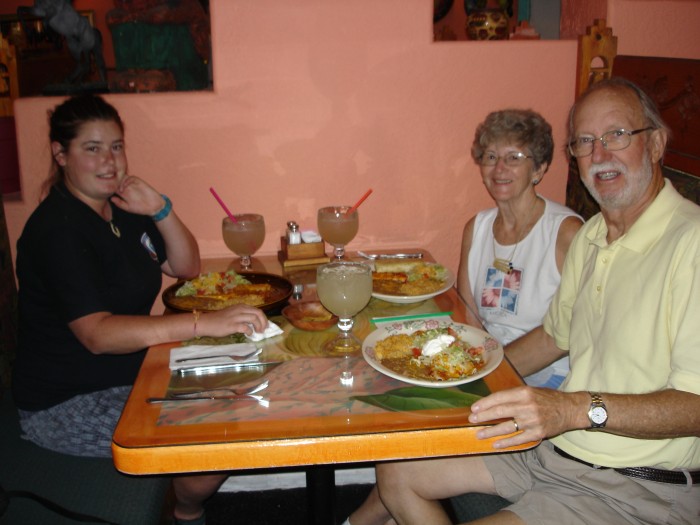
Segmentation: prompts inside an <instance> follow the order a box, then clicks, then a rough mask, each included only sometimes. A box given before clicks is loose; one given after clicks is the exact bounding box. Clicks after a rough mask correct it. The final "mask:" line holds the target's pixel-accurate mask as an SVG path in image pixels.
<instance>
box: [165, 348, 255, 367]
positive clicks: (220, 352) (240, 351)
mask: <svg viewBox="0 0 700 525" xmlns="http://www.w3.org/2000/svg"><path fill="white" fill-rule="evenodd" d="M255 349H256V346H255V345H254V344H252V343H234V344H230V345H190V346H180V347H177V348H173V349H172V350H171V351H170V370H180V369H183V368H194V367H200V366H216V365H228V364H231V363H233V360H231V358H230V357H228V356H241V355H246V354H250V353H251V352H254V351H255ZM207 356H211V357H207ZM217 356H219V357H217ZM220 356H223V357H220ZM192 357H201V358H203V359H196V360H190V361H184V362H182V363H178V362H177V360H178V359H187V358H192ZM259 357H260V356H259V355H257V354H256V355H252V356H250V357H249V358H247V359H243V360H240V361H238V362H239V363H249V362H255V361H258V360H259Z"/></svg>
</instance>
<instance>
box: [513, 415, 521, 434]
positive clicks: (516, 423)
mask: <svg viewBox="0 0 700 525" xmlns="http://www.w3.org/2000/svg"><path fill="white" fill-rule="evenodd" d="M513 426H514V427H515V431H516V432H517V431H518V430H520V427H519V426H518V422H517V421H516V420H515V418H513Z"/></svg>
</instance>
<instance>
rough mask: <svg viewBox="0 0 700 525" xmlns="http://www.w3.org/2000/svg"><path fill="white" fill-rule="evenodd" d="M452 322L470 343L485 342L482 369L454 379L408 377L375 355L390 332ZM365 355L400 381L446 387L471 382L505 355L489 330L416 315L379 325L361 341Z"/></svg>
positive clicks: (401, 332) (407, 330)
mask: <svg viewBox="0 0 700 525" xmlns="http://www.w3.org/2000/svg"><path fill="white" fill-rule="evenodd" d="M445 326H450V327H452V329H453V330H454V331H455V332H457V334H458V336H459V338H460V339H461V340H463V341H465V342H466V343H468V344H469V345H471V346H483V347H484V353H483V356H484V360H485V361H486V364H485V365H484V367H483V368H482V369H481V370H479V371H478V372H477V373H476V374H474V375H471V376H468V377H463V378H461V379H452V380H448V381H429V380H425V379H415V378H413V377H406V376H404V375H401V374H399V373H397V372H394V371H393V370H390V369H389V368H387V367H385V366H383V365H382V364H381V363H380V362H379V360H378V359H377V358H376V357H375V355H374V347H375V345H376V344H377V343H378V342H379V341H381V340H382V339H385V338H387V337H389V336H390V335H396V334H412V333H413V332H415V331H417V330H428V329H430V328H438V327H445ZM362 357H364V358H365V361H367V363H368V364H369V365H370V366H371V367H372V368H374V369H375V370H377V371H378V372H381V373H382V374H385V375H387V376H389V377H392V378H394V379H398V380H399V381H405V382H406V383H411V384H414V385H419V386H428V387H433V388H445V387H448V386H457V385H463V384H464V383H471V382H472V381H476V380H477V379H481V378H482V377H485V376H487V375H488V374H490V373H491V372H493V371H494V370H495V369H496V367H497V366H498V365H499V364H500V363H501V360H502V359H503V347H502V346H501V344H500V343H499V342H498V341H496V340H495V339H494V338H493V337H491V336H490V335H489V334H487V333H486V332H484V331H483V330H479V329H478V328H474V327H473V326H469V325H466V324H461V323H455V322H452V321H444V320H436V319H413V320H409V321H396V322H392V323H386V324H384V325H381V326H379V327H378V328H377V329H376V330H375V331H374V332H372V333H370V334H369V335H368V336H367V337H366V338H365V340H364V341H363V342H362Z"/></svg>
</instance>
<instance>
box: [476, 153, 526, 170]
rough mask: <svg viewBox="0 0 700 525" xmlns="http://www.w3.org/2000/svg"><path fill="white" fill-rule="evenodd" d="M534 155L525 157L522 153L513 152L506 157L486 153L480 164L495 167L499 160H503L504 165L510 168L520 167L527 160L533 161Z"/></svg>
mask: <svg viewBox="0 0 700 525" xmlns="http://www.w3.org/2000/svg"><path fill="white" fill-rule="evenodd" d="M531 158H532V155H525V154H524V153H523V152H521V151H511V152H510V153H506V154H505V155H500V156H499V155H496V154H494V153H484V154H483V155H482V156H481V158H480V159H479V164H481V165H482V166H495V165H496V164H498V159H503V164H505V165H506V166H508V167H509V168H514V167H515V166H520V165H521V164H522V163H523V162H525V160H527V159H531Z"/></svg>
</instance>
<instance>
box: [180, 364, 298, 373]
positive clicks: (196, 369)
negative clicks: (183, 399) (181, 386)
mask: <svg viewBox="0 0 700 525" xmlns="http://www.w3.org/2000/svg"><path fill="white" fill-rule="evenodd" d="M282 363H284V361H250V362H246V363H225V364H224V363H222V364H220V365H200V366H192V367H188V368H179V369H178V370H177V372H178V374H180V375H185V374H207V373H211V372H218V371H220V370H228V369H237V368H254V367H256V366H272V365H280V364H282Z"/></svg>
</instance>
